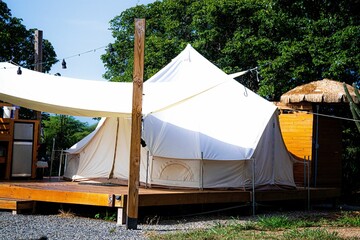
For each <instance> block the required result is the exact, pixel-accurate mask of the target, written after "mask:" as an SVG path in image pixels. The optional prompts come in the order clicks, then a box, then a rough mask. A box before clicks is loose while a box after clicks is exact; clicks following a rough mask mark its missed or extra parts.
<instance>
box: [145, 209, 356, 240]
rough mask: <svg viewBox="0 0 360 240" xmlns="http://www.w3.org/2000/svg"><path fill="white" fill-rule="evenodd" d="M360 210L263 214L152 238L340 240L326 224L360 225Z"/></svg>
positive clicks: (340, 225) (159, 239)
mask: <svg viewBox="0 0 360 240" xmlns="http://www.w3.org/2000/svg"><path fill="white" fill-rule="evenodd" d="M359 222H360V213H359V212H352V213H341V215H340V216H336V217H335V218H328V219H326V218H323V217H321V218H319V217H315V218H314V216H309V217H300V218H295V217H287V216H285V215H281V216H270V217H269V216H263V217H259V218H258V219H257V220H255V221H246V222H242V223H233V222H232V223H221V222H216V223H215V225H214V226H213V227H211V228H210V229H198V230H194V231H188V232H177V233H171V234H160V235H156V234H153V235H152V236H151V237H150V239H157V240H161V239H174V240H177V239H179V240H180V239H194V240H203V239H209V240H210V239H212V240H217V239H244V240H246V239H279V240H294V239H297V240H298V239H299V240H308V239H309V240H320V239H321V240H322V239H324V240H337V239H343V238H342V237H341V236H339V234H338V233H337V232H336V231H331V232H330V231H328V230H327V229H326V227H328V226H331V227H334V226H338V227H343V226H346V227H359Z"/></svg>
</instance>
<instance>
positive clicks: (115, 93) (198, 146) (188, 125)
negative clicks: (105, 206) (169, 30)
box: [0, 45, 295, 188]
mask: <svg viewBox="0 0 360 240" xmlns="http://www.w3.org/2000/svg"><path fill="white" fill-rule="evenodd" d="M4 65H5V66H7V67H6V69H4V68H3V69H1V66H4ZM11 67H13V66H10V65H6V64H3V65H0V84H1V85H2V86H4V85H3V84H9V85H8V86H9V87H6V89H5V90H4V91H3V89H1V90H0V99H1V100H4V101H7V102H10V103H13V104H16V105H21V106H24V107H28V108H32V109H35V110H42V111H48V112H55V113H62V114H69V115H82V116H103V117H106V118H103V119H102V120H101V122H100V123H99V125H98V127H97V129H96V130H95V131H94V132H93V133H91V134H90V135H89V136H87V137H86V138H84V139H83V140H82V141H80V142H79V143H77V144H75V145H74V146H73V147H72V148H71V149H69V150H68V152H69V161H68V165H67V169H66V172H65V177H67V178H70V179H73V180H82V179H108V180H113V179H115V180H118V179H121V180H126V179H127V176H128V170H129V155H130V153H129V151H130V145H129V144H130V134H131V132H130V129H131V119H130V118H131V93H132V85H131V84H127V83H104V82H94V81H88V82H84V81H82V83H79V80H75V79H66V78H65V80H63V79H64V78H59V77H54V76H48V75H44V74H41V73H36V72H32V71H28V70H26V71H23V72H25V74H24V73H23V75H24V76H22V75H20V76H18V75H17V76H16V75H15V74H14V73H11V72H10V71H9V69H11ZM12 71H13V72H14V69H12ZM4 72H5V73H6V74H7V75H6V74H4ZM28 72H29V73H28ZM39 74H40V75H39ZM4 76H5V77H8V78H9V79H11V80H12V81H22V80H23V79H24V78H26V80H27V81H30V80H34V79H36V80H38V81H40V80H41V84H43V85H41V86H43V88H42V89H44V90H42V91H48V90H50V89H56V91H59V90H60V89H59V88H58V87H57V86H55V85H56V84H61V85H64V83H65V84H67V85H66V86H67V88H68V91H67V89H66V88H65V89H63V90H64V92H65V93H66V96H67V98H68V99H66V100H63V99H62V98H63V95H61V96H57V93H54V94H51V93H47V94H46V96H42V97H41V98H40V97H39V96H38V94H37V93H33V94H27V93H26V91H18V89H17V88H19V85H17V84H16V83H9V81H8V78H6V79H7V80H6V81H5V78H3V77H4ZM26 80H23V81H26ZM48 81H52V84H50V83H48ZM64 81H65V82H64ZM80 85H81V89H82V91H81V92H79V91H78V90H79V86H80ZM6 86H7V85H6ZM71 86H75V87H71ZM29 87H30V86H29ZM33 88H34V87H33ZM74 96H75V97H74ZM94 96H98V97H96V98H95V100H94ZM79 98H81V100H78V99H79ZM143 99H144V100H143V114H144V118H143V134H142V136H143V139H144V141H145V143H146V147H144V148H142V155H141V156H142V157H141V167H140V181H141V182H142V183H145V184H147V185H161V186H171V187H174V186H175V187H193V188H244V187H250V186H251V184H252V179H253V172H255V176H254V177H255V185H256V186H257V187H262V186H267V187H268V186H272V187H273V186H286V187H294V186H295V184H294V180H293V161H292V158H291V156H290V155H289V153H288V152H287V150H286V147H285V145H284V143H283V140H282V136H281V132H280V128H279V123H278V117H277V111H276V107H275V106H274V105H273V104H272V103H270V102H268V101H266V100H264V99H263V98H261V97H260V96H258V95H256V94H255V93H253V92H252V91H250V90H249V89H247V88H246V87H244V86H243V85H241V84H239V83H238V82H236V81H235V80H233V79H232V78H231V77H230V76H228V75H227V74H225V73H224V72H222V71H221V70H220V69H218V68H217V67H216V66H215V65H213V64H212V63H210V62H209V61H208V60H206V59H205V58H204V57H202V56H201V55H200V54H199V53H198V52H196V51H195V50H194V49H193V48H192V47H191V46H190V45H188V46H187V48H186V49H185V50H184V51H183V52H181V53H180V54H179V55H178V56H177V57H176V58H174V59H173V61H172V62H170V63H169V64H168V65H167V66H166V67H164V68H163V69H162V70H161V71H159V72H158V73H157V74H155V75H154V76H153V77H152V78H151V79H149V80H148V81H146V82H145V84H144V98H143ZM253 168H254V169H255V170H253Z"/></svg>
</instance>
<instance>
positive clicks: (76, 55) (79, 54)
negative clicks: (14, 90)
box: [8, 44, 112, 75]
mask: <svg viewBox="0 0 360 240" xmlns="http://www.w3.org/2000/svg"><path fill="white" fill-rule="evenodd" d="M109 46H111V47H112V44H110V45H107V46H102V47H98V48H94V49H91V50H88V51H86V52H82V53H78V54H74V55H71V56H69V57H65V58H63V60H62V62H61V66H62V68H63V69H66V68H67V65H66V61H65V60H66V59H69V58H74V57H80V56H81V55H84V54H87V53H91V52H96V51H97V50H99V49H102V48H106V47H109ZM57 61H60V59H58V58H57V59H55V60H52V61H46V62H39V63H36V64H35V63H34V64H30V65H27V66H28V67H29V68H30V67H34V66H35V65H38V64H39V65H40V64H41V65H45V64H49V63H55V62H57ZM8 62H9V63H12V64H14V65H16V66H19V68H20V65H19V64H17V63H16V62H14V61H12V60H9V61H8ZM17 73H18V74H19V75H20V74H22V71H21V69H18V71H17Z"/></svg>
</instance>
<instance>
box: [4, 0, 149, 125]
mask: <svg viewBox="0 0 360 240" xmlns="http://www.w3.org/2000/svg"><path fill="white" fill-rule="evenodd" d="M154 1H155V0H102V1H100V0H61V1H51V0H26V1H22V0H3V2H5V3H6V4H7V5H8V8H9V9H10V10H11V13H12V16H13V17H17V18H22V19H23V21H22V24H23V25H25V26H26V28H27V29H31V28H37V29H39V30H42V31H43V38H45V39H47V40H49V41H50V42H51V44H52V45H53V47H54V49H55V52H56V54H57V58H58V59H63V58H68V57H70V56H74V55H77V56H76V57H71V58H68V59H66V62H67V69H62V68H61V61H60V62H59V63H57V64H56V65H54V66H53V67H52V69H51V71H50V73H51V74H55V73H60V74H61V75H62V76H66V77H74V78H79V79H91V80H103V78H102V75H103V74H104V72H105V68H104V64H103V63H102V61H101V59H100V56H101V55H102V54H104V52H105V48H103V47H105V46H107V45H108V44H109V43H112V42H114V39H113V37H112V35H111V31H110V30H108V29H109V27H110V24H109V21H110V20H111V19H113V18H114V17H115V16H118V15H120V13H121V12H122V11H124V10H126V9H128V8H130V7H134V6H136V5H141V4H144V5H146V4H148V3H152V2H154ZM98 48H100V49H98ZM95 49H97V50H95ZM94 50H95V51H94ZM88 51H90V52H89V53H86V54H81V53H84V52H88ZM78 54H80V56H78ZM64 94H65V93H64ZM85 120H86V121H87V119H85Z"/></svg>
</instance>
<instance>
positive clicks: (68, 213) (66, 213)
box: [59, 209, 75, 218]
mask: <svg viewBox="0 0 360 240" xmlns="http://www.w3.org/2000/svg"><path fill="white" fill-rule="evenodd" d="M59 216H60V217H64V218H73V217H75V213H73V212H71V209H69V210H67V211H65V210H64V209H59Z"/></svg>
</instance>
